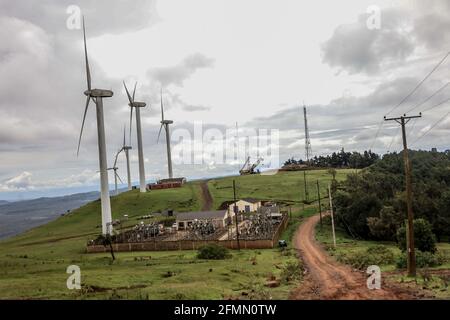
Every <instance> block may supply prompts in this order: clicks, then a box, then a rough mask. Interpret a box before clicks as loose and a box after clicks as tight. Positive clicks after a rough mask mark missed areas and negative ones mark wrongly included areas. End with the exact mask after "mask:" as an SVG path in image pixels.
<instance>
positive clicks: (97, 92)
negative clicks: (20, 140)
mask: <svg viewBox="0 0 450 320" xmlns="http://www.w3.org/2000/svg"><path fill="white" fill-rule="evenodd" d="M84 95H85V96H88V97H92V98H111V97H112V96H113V95H114V93H113V92H112V91H111V90H103V89H92V90H86V91H85V92H84Z"/></svg>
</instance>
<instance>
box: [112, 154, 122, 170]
mask: <svg viewBox="0 0 450 320" xmlns="http://www.w3.org/2000/svg"><path fill="white" fill-rule="evenodd" d="M120 151H121V150H120ZM120 151H119V152H117V153H116V157H115V159H114V165H113V168H115V167H116V165H117V159H118V158H119V154H120Z"/></svg>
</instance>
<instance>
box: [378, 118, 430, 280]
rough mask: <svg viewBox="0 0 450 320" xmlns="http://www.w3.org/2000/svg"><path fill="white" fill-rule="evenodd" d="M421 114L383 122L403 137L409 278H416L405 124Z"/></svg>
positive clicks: (409, 166) (386, 119)
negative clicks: (399, 129)
mask: <svg viewBox="0 0 450 320" xmlns="http://www.w3.org/2000/svg"><path fill="white" fill-rule="evenodd" d="M421 117H422V113H419V115H418V116H406V115H403V116H402V117H398V118H386V117H384V120H385V121H395V122H397V123H399V124H400V125H401V126H402V137H403V162H404V164H405V181H406V206H407V209H408V224H407V228H406V229H407V237H406V239H407V250H408V261H407V265H408V275H409V276H410V277H415V276H416V254H415V249H414V213H413V205H412V182H411V163H410V161H409V157H408V144H407V142H406V128H405V126H406V124H407V123H408V122H409V121H410V120H411V119H416V118H421Z"/></svg>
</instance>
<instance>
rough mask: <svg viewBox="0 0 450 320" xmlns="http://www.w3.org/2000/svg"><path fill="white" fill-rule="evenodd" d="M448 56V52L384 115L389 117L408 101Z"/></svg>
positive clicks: (449, 53)
mask: <svg viewBox="0 0 450 320" xmlns="http://www.w3.org/2000/svg"><path fill="white" fill-rule="evenodd" d="M449 55H450V51H449V52H447V54H446V55H445V56H444V58H442V60H441V61H439V63H438V64H437V65H436V66H435V67H434V68H433V69H432V70H431V71H430V72H429V73H428V74H427V75H426V77H425V78H423V79H422V81H420V82H419V84H418V85H417V86H416V87H415V88H414V89H413V90H412V91H411V92H410V93H409V94H408V95H407V96H406V97H404V98H403V99H402V101H400V102H399V103H398V104H397V105H396V106H395V107H393V108H392V109H391V111H389V112H388V113H387V114H386V115H389V114H390V113H392V112H393V111H394V110H395V109H397V108H398V107H400V106H401V105H402V104H403V103H404V102H405V101H406V100H408V99H409V97H411V96H412V95H413V94H414V93H415V92H416V91H417V90H418V89H419V88H420V87H421V86H422V84H423V83H424V82H425V81H427V79H428V78H429V77H430V76H431V75H432V74H433V73H434V72H435V71H436V70H437V69H438V68H439V67H440V66H441V65H442V64H443V63H444V61H445V60H446V59H447V57H448V56H449Z"/></svg>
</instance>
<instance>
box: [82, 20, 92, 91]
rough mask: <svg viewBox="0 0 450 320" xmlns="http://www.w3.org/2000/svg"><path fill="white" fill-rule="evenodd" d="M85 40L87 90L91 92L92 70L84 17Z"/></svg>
mask: <svg viewBox="0 0 450 320" xmlns="http://www.w3.org/2000/svg"><path fill="white" fill-rule="evenodd" d="M83 39H84V58H85V60H86V62H85V63H86V78H87V88H88V90H89V91H91V70H90V68H89V59H88V53H87V44H86V28H85V26H84V16H83Z"/></svg>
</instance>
